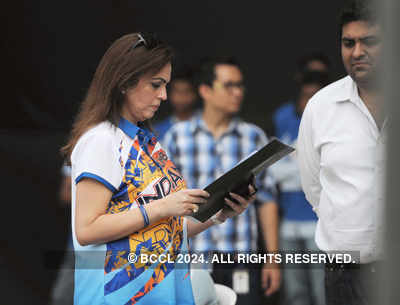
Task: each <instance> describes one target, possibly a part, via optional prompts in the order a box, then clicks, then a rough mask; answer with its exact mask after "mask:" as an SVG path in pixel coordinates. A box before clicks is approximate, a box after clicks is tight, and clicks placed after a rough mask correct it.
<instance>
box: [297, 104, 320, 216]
mask: <svg viewBox="0 0 400 305" xmlns="http://www.w3.org/2000/svg"><path fill="white" fill-rule="evenodd" d="M312 110H313V100H310V101H309V102H308V104H307V106H306V109H305V110H304V113H303V115H302V119H301V122H300V129H299V137H298V140H297V147H296V150H297V158H298V165H299V170H300V179H301V185H302V187H303V191H304V193H305V195H306V198H307V200H308V202H310V204H311V205H312V206H313V207H314V211H315V212H316V213H317V208H318V204H319V198H320V194H321V184H320V180H319V173H320V154H319V151H318V149H317V148H316V145H315V131H314V130H313V113H312Z"/></svg>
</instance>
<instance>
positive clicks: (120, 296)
mask: <svg viewBox="0 0 400 305" xmlns="http://www.w3.org/2000/svg"><path fill="white" fill-rule="evenodd" d="M172 57H173V55H172V50H171V48H170V47H169V46H168V45H166V44H164V43H162V42H160V41H157V40H156V39H155V37H154V36H153V35H149V34H147V35H146V34H144V33H135V34H129V35H125V36H123V37H121V38H119V39H118V40H116V41H115V42H114V43H113V44H112V45H111V47H110V48H109V49H108V50H107V52H106V53H105V55H104V56H103V58H102V60H101V61H100V64H99V66H98V68H97V70H96V72H95V75H94V78H93V80H92V83H91V84H90V87H89V90H88V93H87V96H86V98H85V100H84V101H83V103H82V107H81V110H80V112H79V114H78V116H77V118H76V121H75V123H74V127H73V130H72V133H71V137H70V140H69V142H68V144H67V145H66V146H65V147H64V148H63V152H64V153H65V154H66V156H67V158H68V159H69V160H71V164H72V181H73V183H72V231H73V239H74V248H75V256H76V262H75V265H76V266H75V269H76V270H75V296H74V302H75V304H92V305H93V304H134V303H137V304H193V303H194V302H193V294H192V289H191V283H190V277H188V276H187V275H188V269H187V266H186V265H183V266H182V265H179V268H175V264H174V263H170V262H154V263H149V262H147V263H146V262H143V261H142V260H140V259H138V260H136V261H132V257H134V258H137V257H140V255H141V254H146V255H149V254H156V255H159V254H169V255H170V257H175V256H176V255H177V254H178V253H180V252H185V251H188V248H187V237H190V236H192V235H194V234H197V233H199V232H201V231H203V230H205V229H206V228H208V227H209V226H211V225H213V224H215V223H221V222H223V221H224V220H225V219H226V218H228V217H232V216H235V215H237V214H239V213H241V212H243V211H244V210H245V208H246V207H247V205H248V204H249V203H250V202H251V200H253V199H254V198H253V197H250V198H243V197H241V196H238V195H236V194H232V195H231V196H232V197H233V198H234V199H236V200H237V201H238V203H234V202H232V201H230V200H229V199H226V203H227V208H226V209H225V208H224V209H222V210H221V211H219V212H218V213H217V214H216V215H214V216H213V217H212V219H210V220H208V221H206V222H205V223H195V222H193V221H189V220H186V219H185V218H184V216H186V215H189V214H191V213H192V212H194V211H196V210H197V209H198V204H201V203H204V202H206V198H207V197H208V196H209V194H208V193H207V192H205V191H203V190H201V189H186V186H185V181H184V179H183V178H182V176H181V175H180V173H179V172H178V171H177V169H176V168H175V166H174V165H173V163H172V162H171V161H170V160H169V159H168V156H167V155H166V153H165V152H164V150H163V149H162V148H161V146H160V144H159V143H158V142H157V139H156V138H155V137H154V136H153V134H152V133H151V132H150V130H149V129H148V127H147V126H148V125H147V120H149V119H151V118H152V117H153V116H154V113H155V112H156V111H157V109H158V107H159V106H160V103H161V102H162V101H164V100H166V99H167V94H166V85H167V83H168V82H169V81H170V77H171V61H172ZM249 191H250V192H253V191H254V189H253V188H252V187H249ZM228 206H229V207H231V208H228ZM133 254H134V256H132V255H133Z"/></svg>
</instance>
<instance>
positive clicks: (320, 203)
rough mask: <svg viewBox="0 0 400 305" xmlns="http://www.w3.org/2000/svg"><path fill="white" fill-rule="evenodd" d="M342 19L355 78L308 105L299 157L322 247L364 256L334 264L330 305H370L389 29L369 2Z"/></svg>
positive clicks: (346, 56) (353, 4)
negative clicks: (384, 39)
mask: <svg viewBox="0 0 400 305" xmlns="http://www.w3.org/2000/svg"><path fill="white" fill-rule="evenodd" d="M340 21H341V24H340V26H341V50H342V59H343V63H344V66H345V68H346V71H347V73H348V74H349V75H348V76H346V77H344V78H342V79H340V80H338V81H336V82H334V83H332V84H330V85H328V86H327V87H325V88H323V89H321V90H320V91H319V92H317V93H316V94H315V95H314V96H313V97H312V98H311V99H310V101H309V102H308V104H307V106H306V109H305V111H304V113H303V116H302V120H301V124H300V131H299V137H298V144H297V154H298V160H299V168H300V174H301V182H302V186H303V190H304V192H305V194H306V198H307V199H308V201H309V202H310V204H311V205H312V206H313V209H314V211H315V212H316V213H317V216H318V224H317V229H316V235H315V240H316V243H317V245H318V247H319V248H320V249H321V250H322V251H325V252H329V251H340V252H345V251H355V252H356V253H359V255H360V257H359V261H358V262H357V263H359V264H348V265H346V264H327V265H326V270H325V271H326V275H325V276H326V280H325V285H326V287H325V288H326V298H327V305H331V304H346V305H354V304H357V305H358V304H370V302H371V299H370V295H369V294H370V292H371V291H373V285H374V284H376V281H374V279H375V280H376V279H377V278H376V276H374V273H375V268H376V265H377V264H378V263H377V261H379V259H380V258H381V253H380V250H381V248H382V247H381V246H380V245H379V241H380V238H379V236H380V234H381V231H382V229H381V226H382V223H381V221H380V218H381V214H382V212H381V210H382V205H383V195H382V187H381V184H382V180H383V176H384V175H383V172H384V144H385V124H384V110H383V100H382V96H381V90H380V89H379V86H378V82H377V80H376V78H377V76H378V72H379V69H380V67H381V65H382V64H381V59H382V56H381V47H382V46H381V40H380V37H381V31H382V29H381V24H380V23H379V22H378V18H377V16H376V15H375V10H374V9H373V8H372V6H371V4H370V2H369V1H366V0H365V1H361V0H352V1H350V3H349V4H348V5H347V6H346V7H345V8H344V9H343V11H342V14H341V19H340Z"/></svg>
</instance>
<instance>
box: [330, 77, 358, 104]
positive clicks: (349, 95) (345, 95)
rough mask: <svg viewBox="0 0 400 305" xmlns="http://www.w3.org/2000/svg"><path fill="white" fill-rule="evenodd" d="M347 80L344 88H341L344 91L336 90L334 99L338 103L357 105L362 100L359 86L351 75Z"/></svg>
mask: <svg viewBox="0 0 400 305" xmlns="http://www.w3.org/2000/svg"><path fill="white" fill-rule="evenodd" d="M346 78H347V81H346V82H345V83H344V84H343V87H342V88H341V89H342V90H336V92H335V95H334V96H333V98H334V100H335V101H336V102H337V103H342V102H352V103H357V102H358V101H359V100H360V96H359V95H358V89H357V84H356V82H355V81H354V80H353V79H352V78H351V76H350V75H348V76H347V77H346Z"/></svg>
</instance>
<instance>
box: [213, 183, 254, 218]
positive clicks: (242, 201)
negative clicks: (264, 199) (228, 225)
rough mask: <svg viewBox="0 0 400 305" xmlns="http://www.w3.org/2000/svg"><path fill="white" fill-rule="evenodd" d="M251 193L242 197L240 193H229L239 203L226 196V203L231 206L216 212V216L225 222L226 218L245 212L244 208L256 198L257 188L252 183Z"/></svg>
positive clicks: (250, 186)
mask: <svg viewBox="0 0 400 305" xmlns="http://www.w3.org/2000/svg"><path fill="white" fill-rule="evenodd" d="M249 193H250V196H249V197H246V198H245V197H242V196H239V195H238V194H234V193H229V195H230V196H231V197H232V198H233V199H235V200H236V201H237V202H238V203H235V202H233V201H232V200H230V199H228V198H225V203H226V205H228V206H229V207H224V208H223V209H222V210H220V211H219V212H218V213H217V214H216V216H215V217H216V218H217V219H218V220H219V221H221V222H224V221H225V220H226V219H228V218H231V217H234V216H236V215H239V214H241V213H243V211H244V210H246V208H247V206H248V205H249V204H250V203H251V202H252V201H253V200H254V199H256V196H255V194H256V189H255V188H254V187H253V185H252V184H250V185H249Z"/></svg>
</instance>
